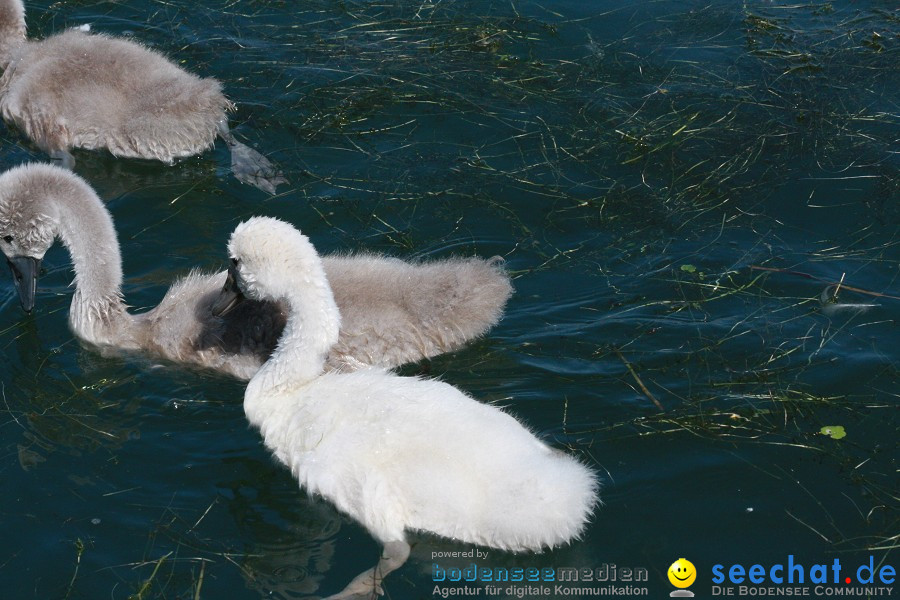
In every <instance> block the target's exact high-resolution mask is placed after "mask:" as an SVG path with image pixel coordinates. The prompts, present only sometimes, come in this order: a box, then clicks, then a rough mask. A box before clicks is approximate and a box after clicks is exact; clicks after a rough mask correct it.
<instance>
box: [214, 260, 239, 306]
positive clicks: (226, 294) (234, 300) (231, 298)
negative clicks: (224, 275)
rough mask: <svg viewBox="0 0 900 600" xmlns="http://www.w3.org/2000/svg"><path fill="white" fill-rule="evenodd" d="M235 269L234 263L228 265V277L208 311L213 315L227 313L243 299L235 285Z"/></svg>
mask: <svg viewBox="0 0 900 600" xmlns="http://www.w3.org/2000/svg"><path fill="white" fill-rule="evenodd" d="M236 271H237V269H236V268H235V266H234V265H231V266H230V267H228V279H226V280H225V285H224V286H222V291H221V292H219V297H218V298H216V301H215V302H213V305H212V307H210V311H211V312H212V314H213V316H214V317H222V316H225V315H227V314H228V313H229V312H231V310H232V309H234V307H235V306H237V305H238V304H240V303H241V302H243V301H244V294H242V293H241V290H240V289H238V286H237V273H236Z"/></svg>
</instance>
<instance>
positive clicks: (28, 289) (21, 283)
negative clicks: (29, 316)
mask: <svg viewBox="0 0 900 600" xmlns="http://www.w3.org/2000/svg"><path fill="white" fill-rule="evenodd" d="M6 264H8V265H9V270H10V271H12V275H13V283H15V284H16V291H17V292H19V302H21V303H22V309H23V310H24V311H25V312H27V313H30V312H31V311H32V310H33V309H34V294H35V291H36V290H37V280H38V274H39V273H40V272H41V259H39V258H32V257H30V256H13V257H12V258H7V259H6Z"/></svg>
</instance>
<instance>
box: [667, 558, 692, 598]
mask: <svg viewBox="0 0 900 600" xmlns="http://www.w3.org/2000/svg"><path fill="white" fill-rule="evenodd" d="M668 575H669V583H671V584H672V585H674V586H675V587H677V588H678V589H677V590H675V591H673V592H672V593H670V594H669V596H671V597H673V598H693V597H694V592H692V591H691V590H689V589H687V588H689V587H691V584H692V583H694V580H695V579H697V569H696V568H694V563H692V562H691V561H689V560H688V559H686V558H679V559H678V560H676V561H675V562H673V563H672V566H670V567H669V571H668Z"/></svg>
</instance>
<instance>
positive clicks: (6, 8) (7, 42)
mask: <svg viewBox="0 0 900 600" xmlns="http://www.w3.org/2000/svg"><path fill="white" fill-rule="evenodd" d="M24 43H25V5H24V4H23V3H22V0H0V68H2V69H6V67H8V66H9V62H10V60H11V59H12V55H13V53H15V51H16V49H17V48H19V47H20V46H21V45H22V44H24Z"/></svg>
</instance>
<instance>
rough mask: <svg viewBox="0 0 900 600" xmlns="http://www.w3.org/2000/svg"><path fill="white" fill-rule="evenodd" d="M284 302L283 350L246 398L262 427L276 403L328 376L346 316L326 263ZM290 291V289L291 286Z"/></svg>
mask: <svg viewBox="0 0 900 600" xmlns="http://www.w3.org/2000/svg"><path fill="white" fill-rule="evenodd" d="M314 267H315V268H313V269H312V272H311V273H310V272H309V269H308V266H307V276H306V277H304V280H303V281H302V282H298V284H297V285H291V287H292V290H291V293H289V294H286V295H285V296H284V300H286V301H287V303H288V318H287V324H286V325H285V327H284V332H283V333H282V334H281V338H279V340H278V346H277V348H276V349H275V352H273V353H272V356H271V357H270V358H269V360H268V361H266V363H265V364H264V365H263V366H262V367H261V368H260V370H259V371H257V373H256V374H255V375H254V376H253V378H252V379H251V380H250V383H249V384H248V385H247V391H246V393H245V394H244V411H245V412H246V414H247V417H248V418H249V420H250V422H251V423H253V424H255V425H257V426H260V425H261V424H262V420H263V419H264V417H265V416H267V415H270V414H273V413H274V412H276V410H273V408H272V406H271V403H272V402H276V403H277V402H278V399H279V398H281V397H285V395H287V397H290V395H291V392H293V391H294V390H296V389H298V388H300V387H302V386H303V385H305V384H307V383H309V382H310V381H312V380H313V379H315V378H317V377H318V376H319V375H321V374H322V372H323V371H324V370H325V358H326V357H327V355H328V352H329V351H330V350H331V348H332V346H334V345H335V344H336V343H337V340H338V335H339V333H340V325H341V316H340V312H339V311H338V307H337V304H336V303H335V301H334V295H333V294H332V292H331V287H330V286H329V285H328V280H327V279H326V277H325V271H324V269H323V268H322V263H321V261H320V260H319V259H318V257H316V261H315V265H314ZM288 285H290V284H288Z"/></svg>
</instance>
